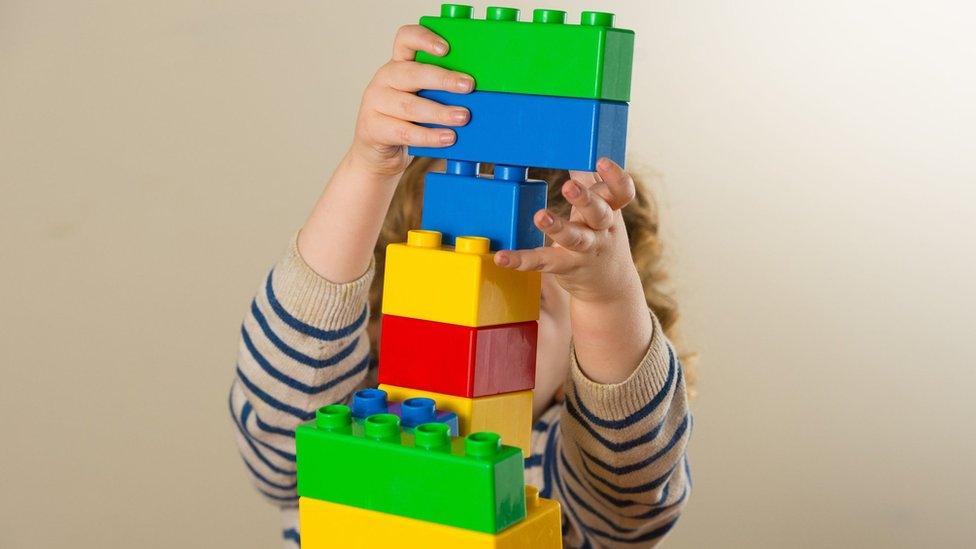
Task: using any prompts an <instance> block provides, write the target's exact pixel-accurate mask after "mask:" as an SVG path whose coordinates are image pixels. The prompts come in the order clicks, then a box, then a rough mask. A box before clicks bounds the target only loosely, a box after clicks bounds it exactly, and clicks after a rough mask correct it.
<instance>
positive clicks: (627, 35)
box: [416, 4, 634, 101]
mask: <svg viewBox="0 0 976 549" xmlns="http://www.w3.org/2000/svg"><path fill="white" fill-rule="evenodd" d="M471 11H472V10H471V8H470V7H469V6H462V5H458V4H443V5H442V6H441V16H440V17H433V16H429V17H421V18H420V24H421V25H423V26H425V27H427V28H429V29H431V30H432V31H434V32H436V33H437V34H439V35H440V36H441V37H443V38H444V39H445V40H447V42H448V44H450V46H451V50H450V52H448V54H447V55H445V56H444V57H436V56H433V55H430V54H427V53H424V52H418V53H417V57H416V59H417V61H420V62H422V63H430V64H433V65H439V66H442V67H446V68H448V69H452V70H457V71H461V72H466V73H468V74H470V75H472V76H473V77H474V80H475V86H476V89H478V90H481V91H497V92H509V93H524V94H533V95H551V96H560V97H581V98H586V99H609V100H614V101H629V100H630V76H631V67H632V64H633V58H634V31H631V30H626V29H617V28H613V14H610V13H604V12H593V11H584V12H583V13H582V14H581V16H580V22H581V24H579V25H570V24H566V23H565V22H564V20H565V16H566V12H563V11H558V10H541V9H538V10H535V11H534V13H533V21H532V22H528V21H518V10H516V9H514V8H488V10H487V13H486V19H472V18H471Z"/></svg>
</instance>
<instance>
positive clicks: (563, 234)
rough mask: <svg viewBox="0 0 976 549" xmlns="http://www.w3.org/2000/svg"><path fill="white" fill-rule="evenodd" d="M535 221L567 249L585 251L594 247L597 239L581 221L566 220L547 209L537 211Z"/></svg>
mask: <svg viewBox="0 0 976 549" xmlns="http://www.w3.org/2000/svg"><path fill="white" fill-rule="evenodd" d="M533 221H535V226H536V227H539V230H541V231H542V232H544V233H546V235H547V236H549V238H551V239H552V241H553V242H555V243H556V244H559V245H560V246H562V247H563V248H566V249H567V250H571V251H574V252H585V251H587V250H589V249H590V248H592V247H593V243H594V242H595V241H596V237H595V235H594V234H593V230H592V229H590V228H588V227H584V226H582V225H580V224H579V223H573V222H571V221H566V220H565V219H563V218H561V217H559V216H556V215H553V214H552V213H550V212H548V211H546V210H539V211H538V212H536V214H535V217H534V218H533Z"/></svg>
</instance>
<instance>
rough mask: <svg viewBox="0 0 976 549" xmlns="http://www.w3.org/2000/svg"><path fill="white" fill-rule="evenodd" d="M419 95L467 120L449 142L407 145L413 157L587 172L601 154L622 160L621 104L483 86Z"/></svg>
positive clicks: (624, 123)
mask: <svg viewBox="0 0 976 549" xmlns="http://www.w3.org/2000/svg"><path fill="white" fill-rule="evenodd" d="M419 95H420V96H421V97H426V98H427V99H431V100H433V101H437V102H438V103H443V104H445V105H454V106H461V107H465V108H467V109H468V110H469V111H471V120H470V121H469V122H468V124H467V125H465V126H459V127H455V128H452V129H453V130H454V131H455V132H456V133H457V140H456V141H455V143H454V144H453V145H451V146H450V147H443V148H429V147H410V148H409V153H410V154H412V155H414V156H427V157H431V158H446V159H452V160H467V161H471V162H493V163H495V164H503V165H508V166H530V167H534V168H554V169H565V170H583V171H589V172H592V171H596V161H597V160H598V159H599V158H600V157H604V156H605V157H607V158H609V159H611V160H613V161H614V162H616V163H617V164H620V165H621V166H623V165H624V155H625V153H626V141H627V109H628V107H627V104H626V103H622V102H619V101H601V100H596V99H579V98H572V97H548V96H541V95H523V94H516V93H499V92H485V91H474V92H472V93H469V94H455V93H449V92H445V91H439V90H424V91H421V92H420V93H419ZM430 126H432V127H440V126H437V125H430Z"/></svg>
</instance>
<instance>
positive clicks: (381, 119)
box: [350, 25, 474, 176]
mask: <svg viewBox="0 0 976 549" xmlns="http://www.w3.org/2000/svg"><path fill="white" fill-rule="evenodd" d="M447 50H448V44H447V42H445V41H444V39H442V38H441V37H439V36H437V35H436V34H434V33H433V32H431V31H430V30H429V29H427V28H425V27H421V26H420V25H407V26H404V27H401V28H400V30H399V31H398V32H397V35H396V39H395V40H394V43H393V57H392V59H390V61H389V62H387V63H386V64H385V65H383V66H382V67H380V69H379V70H378V71H376V74H375V75H374V76H373V79H372V81H370V83H369V86H367V87H366V91H365V92H364V93H363V100H362V104H361V105H360V107H359V117H358V119H357V121H356V135H355V138H354V140H353V145H352V149H351V151H350V152H351V153H352V154H353V156H354V157H355V159H356V160H359V161H360V162H362V163H363V164H362V165H364V166H365V167H366V168H367V169H368V170H370V171H372V172H373V173H376V174H379V175H384V176H393V175H397V174H399V173H400V172H402V171H403V170H404V169H406V166H407V154H406V146H407V145H416V146H422V147H446V146H448V145H451V144H452V143H454V139H455V135H454V130H451V129H448V128H426V127H423V126H419V125H417V124H416V123H417V122H423V123H431V124H443V125H446V126H463V125H465V124H467V123H468V119H469V118H470V113H469V112H468V111H467V109H464V108H462V107H449V106H445V105H441V104H439V103H437V102H435V101H430V100H429V99H424V98H422V97H418V96H416V95H414V93H415V92H417V91H419V90H423V89H429V90H445V91H449V92H454V93H468V92H470V91H472V90H473V89H474V79H472V78H471V77H470V76H468V75H466V74H464V73H460V72H455V71H450V70H447V69H444V68H441V67H437V66H434V65H426V64H423V63H417V62H415V61H414V60H413V59H414V54H416V52H418V51H425V52H427V53H429V54H431V55H438V56H442V55H444V54H446V53H447Z"/></svg>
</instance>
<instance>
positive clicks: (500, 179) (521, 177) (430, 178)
mask: <svg viewBox="0 0 976 549" xmlns="http://www.w3.org/2000/svg"><path fill="white" fill-rule="evenodd" d="M448 164H449V166H448V169H447V173H437V172H430V173H428V174H427V177H426V179H425V183H424V207H423V216H422V220H421V222H420V226H421V228H423V229H428V230H432V231H440V233H441V234H442V239H443V243H444V244H447V245H449V246H453V245H454V239H455V238H456V237H458V236H483V237H485V238H488V239H489V240H490V241H491V249H492V250H524V249H531V248H538V247H539V246H542V245H543V243H544V242H545V240H544V235H543V234H542V232H541V231H540V230H539V229H537V228H536V227H535V225H534V224H533V223H532V216H534V215H535V212H537V211H539V210H541V209H543V208H545V207H546V193H547V190H548V187H547V185H546V182H545V181H536V180H532V179H529V180H526V179H525V173H526V169H525V168H519V167H515V166H501V165H496V166H495V175H494V177H488V176H479V175H476V173H477V164H475V163H473V162H458V161H453V160H452V161H449V162H448ZM465 164H469V165H470V166H465V167H463V168H462V167H461V166H463V165H465ZM465 168H469V169H465ZM452 172H453V173H452ZM464 172H467V173H468V175H462V173H464Z"/></svg>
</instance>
